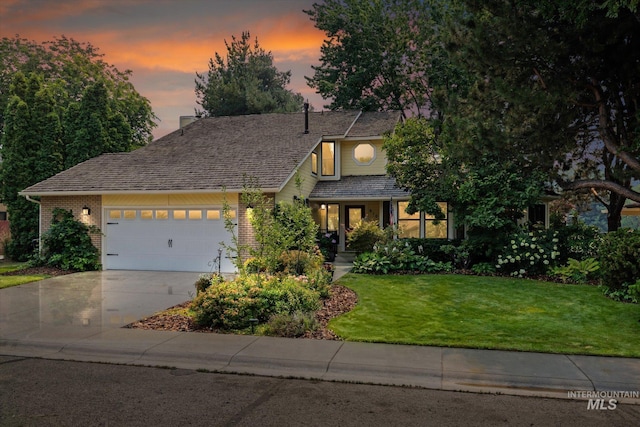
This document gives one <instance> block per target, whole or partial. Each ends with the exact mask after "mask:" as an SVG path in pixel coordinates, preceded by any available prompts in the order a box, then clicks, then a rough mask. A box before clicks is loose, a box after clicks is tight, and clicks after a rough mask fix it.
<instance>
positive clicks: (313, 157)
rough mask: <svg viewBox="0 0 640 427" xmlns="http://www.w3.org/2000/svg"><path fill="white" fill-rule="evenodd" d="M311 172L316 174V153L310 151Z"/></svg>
mask: <svg viewBox="0 0 640 427" xmlns="http://www.w3.org/2000/svg"><path fill="white" fill-rule="evenodd" d="M311 173H312V174H314V175H318V153H316V152H315V151H314V152H313V153H311Z"/></svg>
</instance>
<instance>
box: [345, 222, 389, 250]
mask: <svg viewBox="0 0 640 427" xmlns="http://www.w3.org/2000/svg"><path fill="white" fill-rule="evenodd" d="M383 238H384V232H383V231H382V230H381V229H380V227H379V226H378V223H377V222H376V221H366V220H363V221H360V222H359V223H358V224H357V225H356V226H355V227H354V228H353V230H351V232H350V233H349V235H348V236H347V245H348V247H349V249H351V250H353V251H356V253H358V254H361V253H364V252H371V251H372V250H373V246H374V245H375V244H376V243H378V242H379V241H380V240H382V239H383Z"/></svg>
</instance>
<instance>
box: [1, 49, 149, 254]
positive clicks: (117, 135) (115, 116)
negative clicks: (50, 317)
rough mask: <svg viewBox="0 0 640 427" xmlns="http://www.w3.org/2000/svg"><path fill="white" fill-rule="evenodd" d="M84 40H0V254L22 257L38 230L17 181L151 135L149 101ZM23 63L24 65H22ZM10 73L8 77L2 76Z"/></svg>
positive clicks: (33, 209) (35, 212)
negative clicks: (1, 213)
mask: <svg viewBox="0 0 640 427" xmlns="http://www.w3.org/2000/svg"><path fill="white" fill-rule="evenodd" d="M100 57H101V55H99V54H98V53H97V52H96V50H95V49H94V48H93V47H92V46H91V45H83V44H80V43H78V42H75V41H73V40H70V39H66V38H62V39H56V40H55V41H54V42H47V43H44V44H42V45H39V44H36V43H35V42H29V41H26V40H24V39H20V38H18V37H16V38H15V39H7V38H4V39H2V43H0V63H2V68H1V69H0V106H1V107H3V108H2V111H0V113H1V114H2V116H0V119H1V120H2V121H1V122H0V129H1V130H2V139H1V140H0V144H1V147H0V155H1V156H2V163H1V164H0V185H1V188H0V199H1V200H2V201H3V202H4V203H5V204H6V205H7V209H8V213H9V217H10V219H11V236H12V241H11V243H10V245H9V246H8V248H7V249H8V254H9V256H10V257H12V258H13V259H16V260H24V259H26V258H27V257H28V256H30V255H31V254H32V251H33V249H34V248H35V245H34V242H35V241H36V240H37V237H38V209H37V206H36V205H35V204H34V203H31V202H29V201H27V200H26V199H25V198H23V197H19V196H18V193H19V192H20V191H22V190H23V189H24V188H26V187H28V186H30V185H33V184H35V183H37V182H39V181H42V180H44V179H46V178H49V177H51V176H53V175H55V174H56V173H58V172H60V171H62V170H64V169H65V168H69V167H71V166H74V165H75V164H77V163H79V162H81V161H84V160H87V159H89V158H91V157H94V156H97V155H99V154H102V153H105V152H120V151H130V150H133V149H135V148H137V147H139V146H141V145H144V144H146V143H147V142H148V141H149V140H150V138H151V129H152V128H153V126H155V124H154V123H153V119H154V116H153V113H152V112H151V107H150V105H149V101H148V100H146V99H145V98H143V97H142V96H140V95H139V94H138V93H137V92H136V91H135V89H134V88H133V86H132V85H131V83H129V82H128V76H129V75H130V73H131V72H130V71H126V72H124V73H122V72H120V71H118V70H117V69H116V68H115V67H113V66H110V65H108V64H106V63H105V62H103V61H102V60H101V59H100ZM22 70H26V71H28V72H26V73H25V72H23V71H22ZM9 78H11V83H8V82H9Z"/></svg>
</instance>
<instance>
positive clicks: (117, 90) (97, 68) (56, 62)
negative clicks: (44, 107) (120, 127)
mask: <svg viewBox="0 0 640 427" xmlns="http://www.w3.org/2000/svg"><path fill="white" fill-rule="evenodd" d="M103 56H104V55H103V54H101V53H99V51H98V49H97V48H96V47H94V46H93V45H91V44H90V43H81V42H78V41H76V40H74V39H71V38H66V37H64V36H62V37H60V38H55V39H54V40H52V41H46V42H44V43H37V42H35V41H30V40H27V39H23V38H20V37H19V36H16V37H14V38H6V37H5V38H2V40H1V41H0V129H2V127H3V123H4V120H5V119H4V114H5V111H6V107H7V105H8V103H9V87H10V85H11V82H12V80H13V76H14V75H15V74H16V73H17V72H22V73H23V74H24V75H29V74H30V73H32V72H36V73H38V74H40V75H41V76H42V79H43V83H44V84H45V85H46V86H48V87H55V88H56V89H55V90H53V91H52V95H53V96H54V98H55V100H56V104H57V106H58V108H59V109H64V110H66V109H67V108H68V107H69V105H71V104H74V103H76V102H78V101H79V100H80V99H82V96H83V93H84V92H85V90H86V89H87V87H88V86H91V85H93V84H95V83H96V82H99V81H101V82H102V83H103V84H104V85H105V89H106V91H107V94H108V95H107V96H108V98H109V99H110V100H111V102H112V106H111V108H112V110H113V111H114V112H116V111H117V112H119V113H120V114H122V115H123V116H124V117H125V120H126V122H127V124H128V125H129V127H130V128H131V144H130V146H129V147H128V150H131V149H134V148H138V147H141V146H143V145H145V144H147V143H148V142H150V141H151V139H152V138H153V136H152V134H151V132H152V130H153V128H154V127H155V126H156V123H155V120H156V116H155V115H154V114H153V111H152V110H151V104H150V102H149V100H148V99H146V98H145V97H143V96H142V95H140V94H139V93H138V92H137V91H136V90H135V88H134V86H133V85H132V84H131V82H130V81H129V78H130V77H131V75H132V73H133V72H132V71H131V70H125V71H120V70H118V69H117V68H116V67H115V66H113V65H110V64H108V63H107V62H105V61H104V60H103V59H102V57H103Z"/></svg>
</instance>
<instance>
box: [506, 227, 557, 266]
mask: <svg viewBox="0 0 640 427" xmlns="http://www.w3.org/2000/svg"><path fill="white" fill-rule="evenodd" d="M559 255H560V254H559V252H558V238H557V233H555V232H554V233H551V234H549V233H547V232H546V230H538V231H531V232H528V233H526V232H524V231H522V232H520V233H517V234H515V235H513V236H512V237H511V241H510V242H509V244H508V245H507V246H505V247H504V248H503V251H502V253H501V254H500V255H498V262H497V264H496V269H497V271H499V272H502V273H505V274H510V275H511V276H515V277H526V276H536V275H540V274H546V273H547V271H548V270H549V269H550V268H553V267H554V266H555V265H556V264H557V258H558V256H559Z"/></svg>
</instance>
